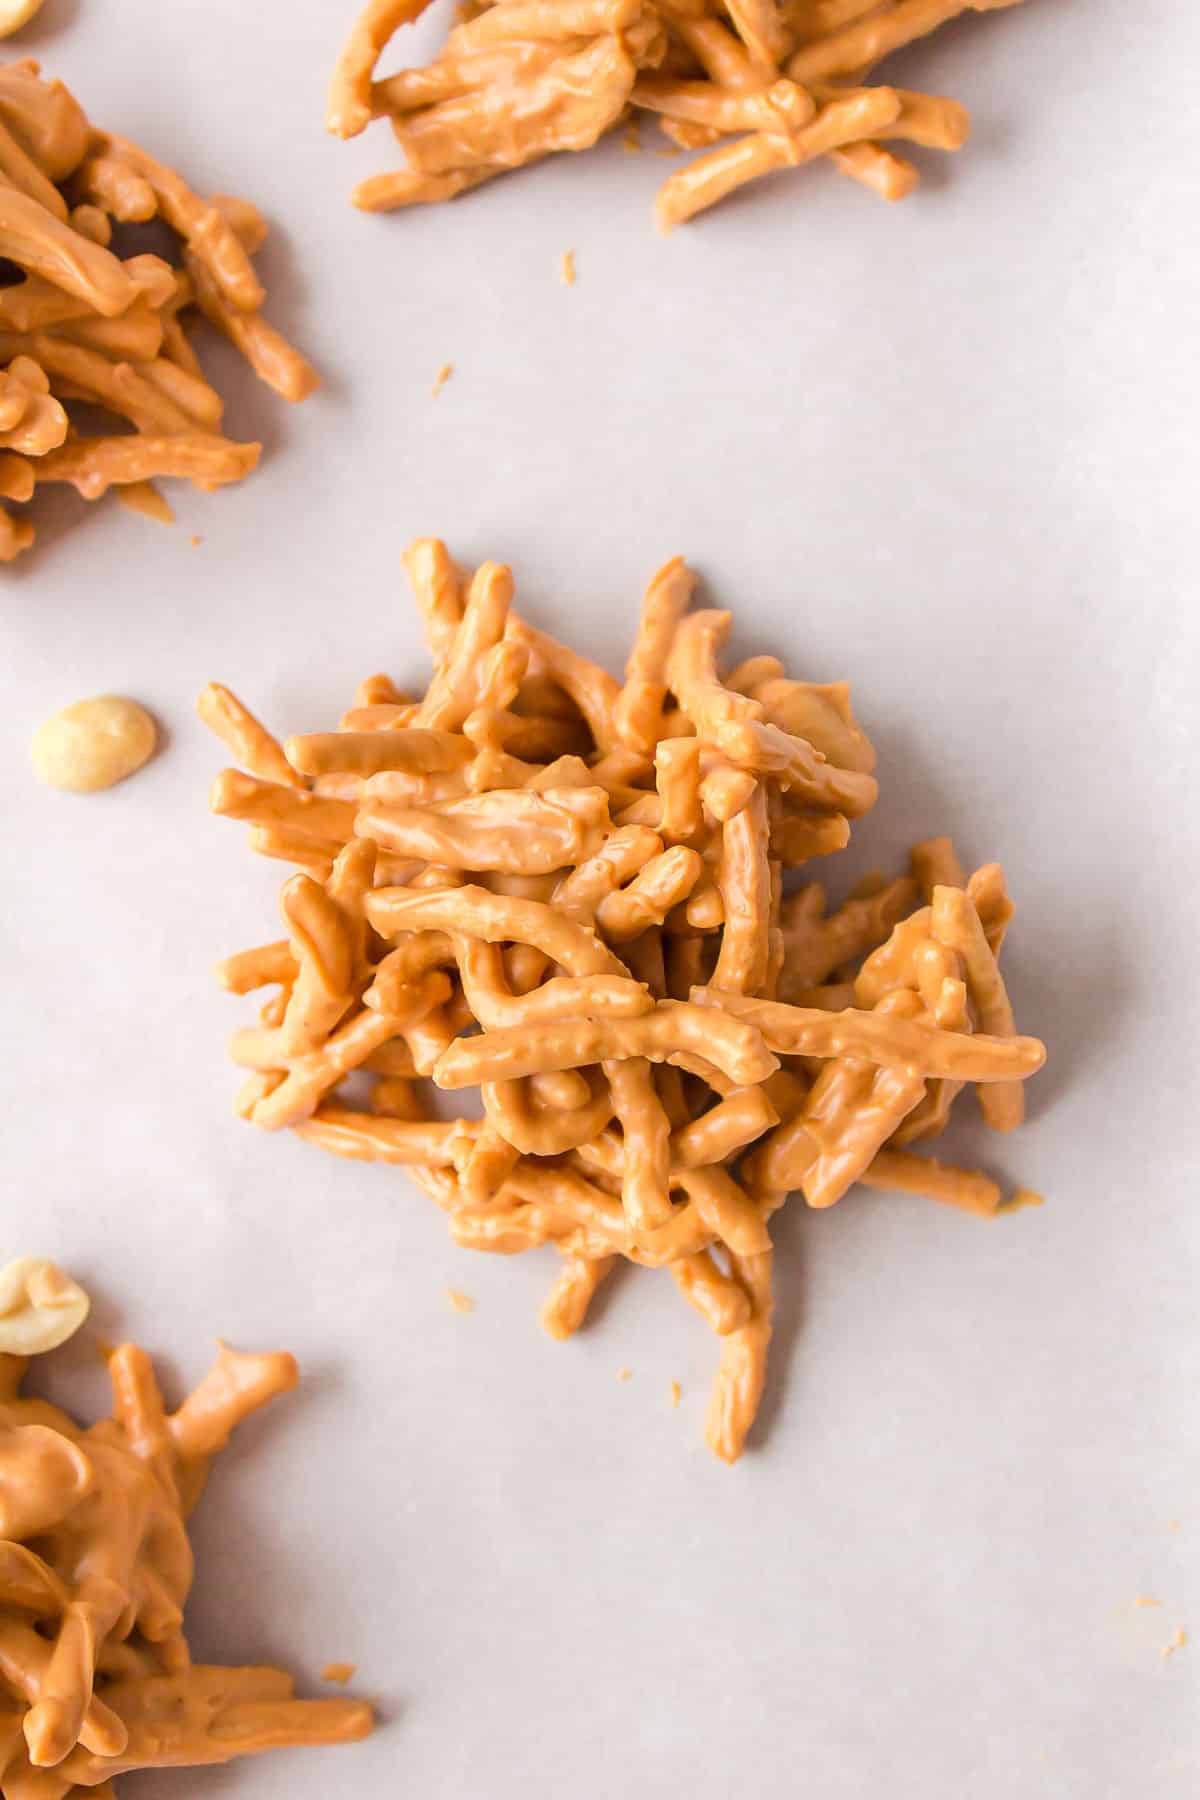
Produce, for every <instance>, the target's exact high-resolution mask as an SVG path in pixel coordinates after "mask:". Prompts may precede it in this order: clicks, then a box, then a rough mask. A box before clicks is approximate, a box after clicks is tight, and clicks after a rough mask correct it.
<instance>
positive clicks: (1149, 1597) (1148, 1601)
mask: <svg viewBox="0 0 1200 1800" xmlns="http://www.w3.org/2000/svg"><path fill="white" fill-rule="evenodd" d="M1133 1604H1134V1605H1135V1606H1161V1605H1162V1601H1161V1600H1156V1599H1155V1598H1154V1596H1153V1594H1139V1595H1138V1597H1137V1599H1136V1600H1135V1601H1134V1603H1133Z"/></svg>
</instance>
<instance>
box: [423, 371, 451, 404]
mask: <svg viewBox="0 0 1200 1800" xmlns="http://www.w3.org/2000/svg"><path fill="white" fill-rule="evenodd" d="M453 373H454V364H453V363H443V364H442V366H441V368H440V369H439V370H438V372H437V374H436V376H435V377H434V382H433V386H432V388H431V389H430V390H429V391H430V393H431V394H432V395H433V398H434V399H435V400H436V399H437V397H438V395H439V394H440V393H441V391H442V389H443V388H444V387H445V385H446V383H447V382H448V381H449V379H450V377H451V376H452V375H453Z"/></svg>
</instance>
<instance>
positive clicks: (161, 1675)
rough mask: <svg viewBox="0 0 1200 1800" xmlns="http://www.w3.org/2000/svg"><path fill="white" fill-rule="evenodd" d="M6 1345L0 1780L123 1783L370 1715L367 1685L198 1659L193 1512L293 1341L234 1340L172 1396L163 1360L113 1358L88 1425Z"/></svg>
mask: <svg viewBox="0 0 1200 1800" xmlns="http://www.w3.org/2000/svg"><path fill="white" fill-rule="evenodd" d="M25 1366H26V1365H25V1359H24V1358H23V1357H18V1356H0V1540H2V1541H0V1697H2V1700H3V1705H2V1706H0V1795H3V1796H4V1800H64V1797H65V1796H66V1795H68V1794H81V1795H82V1794H92V1795H95V1796H97V1800H114V1789H113V1786H112V1782H113V1779H114V1778H115V1777H117V1776H119V1775H123V1774H125V1773H126V1772H127V1771H128V1770H130V1769H168V1768H180V1767H183V1766H185V1765H186V1766H191V1765H196V1766H199V1765H203V1764H211V1763H223V1762H228V1761H229V1760H230V1759H231V1758H232V1757H235V1756H249V1755H254V1754H256V1753H257V1752H259V1751H262V1750H271V1749H276V1748H279V1747H282V1746H284V1745H288V1744H336V1743H346V1742H349V1741H350V1740H352V1739H355V1738H360V1737H363V1736H365V1735H366V1733H367V1732H368V1731H369V1730H370V1729H371V1709H370V1707H369V1706H366V1705H364V1704H363V1703H362V1702H360V1701H350V1700H295V1699H293V1697H292V1681H291V1678H290V1676H288V1675H286V1674H285V1673H284V1672H283V1671H282V1670H280V1669H270V1668H220V1667H213V1666H203V1665H199V1664H194V1663H193V1662H192V1660H191V1656H190V1655H189V1652H188V1645H187V1640H186V1638H185V1637H184V1633H183V1608H184V1604H185V1602H186V1600H187V1595H188V1590H189V1589H190V1587H191V1584H192V1550H191V1545H190V1544H189V1542H188V1535H187V1528H186V1523H185V1521H186V1519H187V1517H188V1514H189V1513H190V1512H191V1509H192V1507H193V1506H194V1505H195V1503H196V1501H197V1500H198V1499H199V1497H200V1491H201V1488H202V1487H203V1485H204V1478H205V1474H206V1472H207V1469H208V1464H209V1461H210V1459H211V1457H212V1456H213V1454H214V1453H215V1452H216V1451H218V1450H221V1449H222V1448H223V1447H224V1445H225V1442H226V1440H227V1438H228V1436H229V1433H230V1431H231V1430H232V1429H233V1427H234V1426H235V1425H237V1424H238V1423H239V1422H240V1421H241V1420H242V1419H244V1418H245V1417H246V1416H247V1415H248V1414H249V1413H251V1412H254V1411H255V1410H256V1409H257V1408H258V1407H260V1406H263V1405H265V1404H266V1402H267V1401H268V1400H270V1399H272V1398H273V1397H274V1396H275V1395H276V1394H279V1393H282V1392H284V1391H285V1390H286V1389H287V1388H290V1387H292V1386H293V1385H294V1384H295V1380H296V1365H295V1363H294V1362H293V1361H292V1358H291V1357H290V1356H282V1355H274V1356H242V1355H238V1354H237V1353H235V1352H234V1351H231V1350H228V1349H224V1348H223V1349H222V1351H221V1355H220V1357H219V1359H218V1361H217V1363H216V1365H215V1367H214V1368H213V1369H212V1371H211V1372H210V1373H209V1374H208V1375H207V1376H206V1377H205V1379H204V1380H203V1381H202V1382H201V1384H200V1386H199V1387H198V1388H197V1389H196V1390H195V1392H194V1393H192V1394H191V1395H189V1397H188V1398H187V1399H186V1400H185V1401H184V1403H183V1405H182V1406H181V1407H180V1408H179V1409H178V1411H176V1412H173V1413H168V1412H167V1411H166V1408H165V1407H164V1405H163V1399H162V1395H161V1394H160V1392H159V1390H158V1385H157V1383H156V1381H155V1379H154V1371H153V1369H152V1367H151V1364H150V1359H149V1357H148V1356H147V1355H146V1353H145V1351H144V1350H139V1349H138V1348H137V1347H136V1345H133V1344H125V1345H123V1346H122V1347H121V1348H120V1349H118V1350H114V1351H113V1352H112V1354H111V1355H110V1357H109V1359H108V1367H109V1374H110V1377H111V1380H112V1388H113V1416H112V1418H111V1419H105V1420H104V1421H103V1423H102V1424H98V1425H92V1426H90V1427H89V1428H88V1429H86V1430H84V1429H81V1428H80V1427H79V1426H77V1425H76V1424H75V1422H74V1420H73V1419H71V1418H68V1416H67V1415H66V1414H65V1413H63V1412H60V1411H59V1410H58V1409H57V1408H56V1407H53V1406H49V1405H47V1404H46V1403H45V1401H41V1400H33V1399H27V1398H24V1397H23V1396H22V1395H21V1392H20V1388H21V1379H22V1376H23V1375H24V1372H25Z"/></svg>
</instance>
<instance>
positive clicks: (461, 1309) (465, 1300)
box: [446, 1288, 475, 1313]
mask: <svg viewBox="0 0 1200 1800" xmlns="http://www.w3.org/2000/svg"><path fill="white" fill-rule="evenodd" d="M446 1298H447V1300H448V1301H449V1302H450V1305H451V1306H452V1307H453V1309H454V1311H455V1312H456V1313H472V1312H474V1311H475V1302H474V1301H473V1300H472V1298H471V1296H470V1294H460V1293H459V1291H458V1289H457V1288H447V1289H446Z"/></svg>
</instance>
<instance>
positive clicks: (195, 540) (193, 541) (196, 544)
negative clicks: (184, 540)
mask: <svg viewBox="0 0 1200 1800" xmlns="http://www.w3.org/2000/svg"><path fill="white" fill-rule="evenodd" d="M203 542H204V539H203V538H202V537H197V536H195V534H193V535H192V536H191V537H190V538H189V539H188V543H189V544H190V545H191V546H192V549H193V550H198V549H199V548H200V546H201V544H202V543H203Z"/></svg>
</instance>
